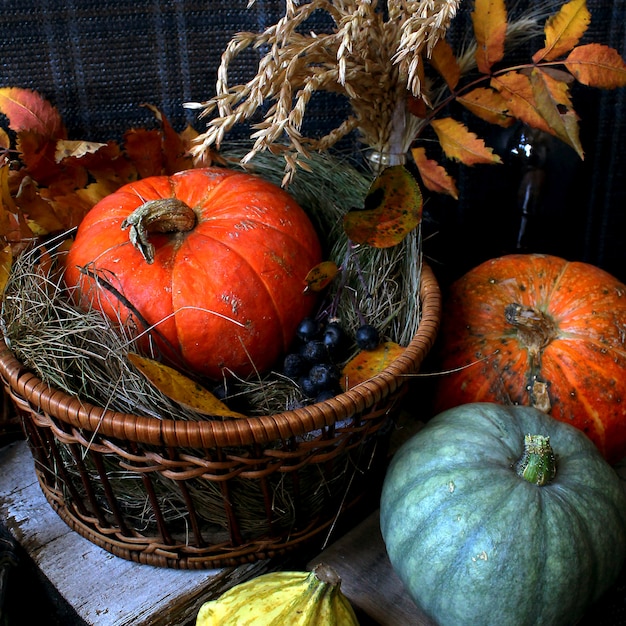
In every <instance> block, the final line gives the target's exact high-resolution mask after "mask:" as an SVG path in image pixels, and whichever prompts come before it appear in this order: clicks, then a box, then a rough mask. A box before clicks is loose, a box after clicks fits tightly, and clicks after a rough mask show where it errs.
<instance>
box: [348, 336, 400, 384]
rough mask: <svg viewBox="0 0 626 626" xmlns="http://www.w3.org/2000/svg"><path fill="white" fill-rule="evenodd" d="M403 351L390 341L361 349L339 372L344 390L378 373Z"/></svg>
mask: <svg viewBox="0 0 626 626" xmlns="http://www.w3.org/2000/svg"><path fill="white" fill-rule="evenodd" d="M403 352H404V348H403V347H402V346H401V345H399V344H397V343H394V342H392V341H387V342H385V343H381V344H380V345H379V346H378V347H377V348H376V349H375V350H361V351H360V352H359V353H358V354H357V355H356V356H355V357H354V358H352V359H351V360H350V361H348V363H346V365H345V366H344V368H343V370H342V372H341V374H342V376H341V386H342V387H343V389H344V391H347V390H348V389H352V387H354V386H355V385H358V384H359V383H363V382H365V381H366V380H369V379H370V378H372V377H373V376H376V375H377V374H380V372H382V371H383V370H384V369H385V368H386V367H388V366H389V365H390V364H391V362H392V361H394V360H395V359H397V358H398V357H399V356H400V355H401V354H402V353H403Z"/></svg>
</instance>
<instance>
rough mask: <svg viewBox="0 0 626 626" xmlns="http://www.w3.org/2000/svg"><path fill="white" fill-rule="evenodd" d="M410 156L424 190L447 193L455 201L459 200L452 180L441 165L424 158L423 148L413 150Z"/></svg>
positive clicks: (424, 151)
mask: <svg viewBox="0 0 626 626" xmlns="http://www.w3.org/2000/svg"><path fill="white" fill-rule="evenodd" d="M411 155H412V156H413V161H415V165H416V167H417V169H418V171H419V173H420V176H421V178H422V182H423V183H424V186H425V187H426V189H430V191H434V192H436V193H447V194H448V195H450V196H452V197H453V198H454V199H455V200H458V199H459V191H458V189H457V188H456V184H455V182H454V179H453V178H452V177H451V176H450V175H449V174H448V172H446V170H445V169H444V168H443V167H441V165H439V164H438V163H437V162H436V161H433V160H432V159H429V158H428V157H427V156H426V150H425V149H424V148H413V149H412V150H411Z"/></svg>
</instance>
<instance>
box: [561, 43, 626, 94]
mask: <svg viewBox="0 0 626 626" xmlns="http://www.w3.org/2000/svg"><path fill="white" fill-rule="evenodd" d="M565 66H566V67H567V69H568V70H569V71H570V72H571V73H572V74H573V75H574V76H575V77H576V80H578V81H579V82H581V83H582V84H583V85H589V86H590V87H598V88H600V89H616V88H617V87H623V86H624V85H626V63H624V59H622V57H621V56H620V55H619V53H618V52H617V51H616V50H614V49H613V48H609V47H608V46H604V45H602V44H598V43H590V44H587V45H586V46H578V47H577V48H574V49H573V50H572V51H571V52H570V54H569V55H568V57H567V59H565Z"/></svg>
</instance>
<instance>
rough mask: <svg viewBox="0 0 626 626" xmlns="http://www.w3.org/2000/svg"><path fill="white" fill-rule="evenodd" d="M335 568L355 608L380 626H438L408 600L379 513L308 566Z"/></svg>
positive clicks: (374, 514)
mask: <svg viewBox="0 0 626 626" xmlns="http://www.w3.org/2000/svg"><path fill="white" fill-rule="evenodd" d="M317 563H326V564H328V565H330V566H332V567H333V568H334V569H335V570H336V571H337V573H338V574H339V576H341V581H342V582H341V589H342V591H343V592H344V594H345V595H346V596H347V598H348V599H349V600H350V602H351V603H352V605H353V606H354V607H355V608H356V609H358V610H359V611H360V612H361V613H362V614H364V615H365V616H367V618H368V619H369V620H370V622H371V623H372V624H379V625H380V626H409V625H411V626H435V624H434V622H433V621H431V620H430V619H429V618H428V617H426V616H425V615H424V614H423V613H422V612H421V611H420V610H419V608H418V607H417V606H416V605H415V603H414V602H413V601H412V600H411V598H410V597H409V596H408V594H407V592H406V591H405V589H404V586H403V585H402V582H401V581H400V579H399V578H398V577H397V575H396V574H395V572H394V571H393V569H392V567H391V563H390V562H389V559H388V558H387V553H386V551H385V545H384V543H383V538H382V536H381V534H380V526H379V523H378V511H376V512H375V513H372V514H371V515H370V516H369V517H368V518H367V519H366V520H365V521H363V522H361V524H359V525H358V526H357V527H356V528H354V529H353V530H351V531H350V532H349V533H347V534H346V535H345V536H344V537H342V538H341V539H339V540H338V541H337V542H335V543H334V544H333V545H331V546H330V547H329V548H327V549H326V550H324V551H323V552H322V553H321V554H320V555H319V556H317V557H315V558H314V559H312V560H311V562H310V563H309V564H308V566H307V567H308V568H309V569H312V568H313V567H314V566H315V565H316V564H317Z"/></svg>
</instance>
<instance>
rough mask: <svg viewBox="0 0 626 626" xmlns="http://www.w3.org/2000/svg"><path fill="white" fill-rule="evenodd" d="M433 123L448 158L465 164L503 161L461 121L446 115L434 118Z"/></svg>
mask: <svg viewBox="0 0 626 626" xmlns="http://www.w3.org/2000/svg"><path fill="white" fill-rule="evenodd" d="M431 124H432V127H433V129H434V131H435V132H436V133H437V137H438V139H439V143H440V145H441V148H442V150H443V151H444V152H445V154H446V156H447V157H448V158H450V159H456V160H457V161H460V162H461V163H464V164H465V165H476V164H478V163H502V160H501V159H500V157H499V156H498V155H497V154H494V152H493V150H492V149H491V148H488V147H487V146H485V142H484V141H483V140H482V139H479V138H478V137H477V136H476V135H475V134H474V133H472V132H470V131H469V130H468V129H467V128H466V127H465V126H464V125H463V124H461V122H457V121H456V120H453V119H452V118H450V117H444V118H442V119H440V120H433V121H432V122H431Z"/></svg>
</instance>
